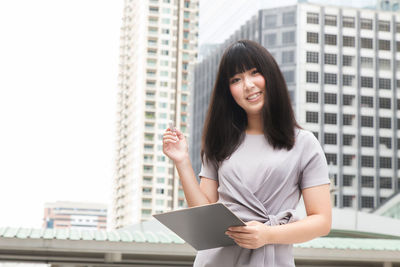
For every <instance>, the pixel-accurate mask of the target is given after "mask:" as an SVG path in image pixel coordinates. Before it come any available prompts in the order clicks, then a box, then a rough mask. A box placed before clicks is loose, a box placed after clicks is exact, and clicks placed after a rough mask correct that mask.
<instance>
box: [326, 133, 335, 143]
mask: <svg viewBox="0 0 400 267" xmlns="http://www.w3.org/2000/svg"><path fill="white" fill-rule="evenodd" d="M336 139H337V138H336V134H334V133H325V134H324V140H325V144H329V145H336V144H337V140H336Z"/></svg>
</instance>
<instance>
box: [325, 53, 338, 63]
mask: <svg viewBox="0 0 400 267" xmlns="http://www.w3.org/2000/svg"><path fill="white" fill-rule="evenodd" d="M324 63H325V64H329V65H336V64H337V59H336V54H324Z"/></svg>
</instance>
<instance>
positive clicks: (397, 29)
mask: <svg viewBox="0 0 400 267" xmlns="http://www.w3.org/2000/svg"><path fill="white" fill-rule="evenodd" d="M396 32H397V33H400V23H399V22H397V23H396ZM399 188H400V186H399Z"/></svg>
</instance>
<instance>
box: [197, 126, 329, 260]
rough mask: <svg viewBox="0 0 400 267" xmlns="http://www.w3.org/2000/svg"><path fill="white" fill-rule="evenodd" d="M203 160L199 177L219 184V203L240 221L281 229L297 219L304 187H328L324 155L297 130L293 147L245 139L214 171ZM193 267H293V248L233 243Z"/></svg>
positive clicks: (208, 253) (206, 255)
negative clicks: (247, 246) (284, 147)
mask: <svg viewBox="0 0 400 267" xmlns="http://www.w3.org/2000/svg"><path fill="white" fill-rule="evenodd" d="M206 162H207V161H204V164H203V165H202V168H201V171H200V174H199V176H200V177H201V178H210V179H214V180H217V181H218V182H219V187H218V195H219V199H218V202H221V203H224V204H225V205H226V206H227V207H228V208H230V209H231V210H232V211H233V212H234V213H235V214H236V215H237V216H238V217H239V218H241V219H242V220H243V221H245V222H248V221H252V220H254V221H259V222H262V223H265V224H267V225H280V224H286V223H291V222H293V221H296V220H297V218H296V216H295V214H294V209H295V208H296V206H297V204H298V202H299V199H300V196H301V190H302V189H304V188H308V187H312V186H317V185H322V184H329V183H330V181H329V176H328V166H327V163H326V159H325V155H324V152H323V150H322V148H321V145H320V144H319V142H318V140H317V139H316V138H315V137H314V135H313V134H312V133H311V132H309V131H306V130H299V129H296V141H295V145H294V147H293V148H292V149H291V150H290V151H287V150H285V149H281V150H277V149H276V150H274V149H273V147H272V146H271V145H270V144H269V143H268V142H267V141H266V140H265V138H264V136H263V135H246V137H245V139H244V141H243V143H242V144H241V145H240V146H239V147H238V148H237V150H236V151H235V152H234V153H233V154H232V155H231V156H230V158H228V159H227V160H225V161H224V162H223V163H222V164H221V166H220V168H219V169H218V170H216V168H215V167H213V166H212V165H211V164H207V163H206ZM194 266H195V267H206V266H207V267H209V266H213V267H223V266H229V267H232V266H238V267H239V266H251V267H257V266H268V267H273V266H279V267H284V266H295V265H294V259H293V255H292V245H282V244H273V245H266V246H264V247H261V248H259V249H244V248H241V247H239V246H237V245H235V246H229V247H222V248H215V249H208V250H202V251H199V252H198V253H197V257H196V259H195V263H194Z"/></svg>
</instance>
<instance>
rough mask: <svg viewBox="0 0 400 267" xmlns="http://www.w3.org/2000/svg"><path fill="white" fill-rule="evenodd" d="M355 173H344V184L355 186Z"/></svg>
mask: <svg viewBox="0 0 400 267" xmlns="http://www.w3.org/2000/svg"><path fill="white" fill-rule="evenodd" d="M354 177H355V176H354V175H347V174H343V186H353V180H354Z"/></svg>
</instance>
